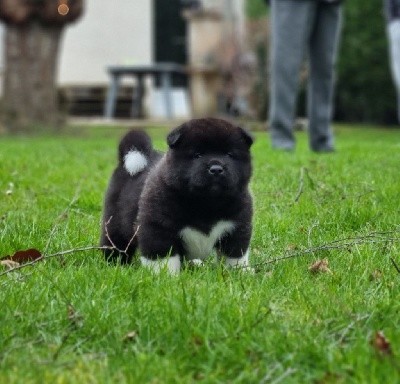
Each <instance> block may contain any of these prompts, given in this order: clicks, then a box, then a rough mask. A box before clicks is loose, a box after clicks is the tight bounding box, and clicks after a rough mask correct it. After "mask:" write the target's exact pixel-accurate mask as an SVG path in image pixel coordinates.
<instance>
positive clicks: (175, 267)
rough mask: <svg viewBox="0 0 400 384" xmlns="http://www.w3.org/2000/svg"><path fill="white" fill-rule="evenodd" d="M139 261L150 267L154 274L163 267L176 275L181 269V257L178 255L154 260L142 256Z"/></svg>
mask: <svg viewBox="0 0 400 384" xmlns="http://www.w3.org/2000/svg"><path fill="white" fill-rule="evenodd" d="M140 261H141V262H142V265H143V266H145V267H146V268H149V269H151V270H152V271H153V272H154V273H156V274H159V273H160V272H161V271H162V270H163V269H166V270H167V271H168V272H169V273H170V274H171V275H177V274H178V273H179V271H180V269H181V258H180V256H179V255H174V256H171V257H164V258H158V259H154V260H152V259H148V258H147V257H144V256H142V257H141V258H140Z"/></svg>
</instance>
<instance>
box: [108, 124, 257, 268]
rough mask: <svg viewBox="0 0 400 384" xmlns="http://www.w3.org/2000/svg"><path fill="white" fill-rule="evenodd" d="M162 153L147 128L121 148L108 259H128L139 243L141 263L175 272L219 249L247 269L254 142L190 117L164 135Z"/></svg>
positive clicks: (233, 129)
mask: <svg viewBox="0 0 400 384" xmlns="http://www.w3.org/2000/svg"><path fill="white" fill-rule="evenodd" d="M167 143H168V146H169V149H168V151H167V153H166V154H164V155H161V154H160V153H159V152H157V151H155V150H154V149H153V148H152V146H151V141H150V139H149V137H148V136H147V135H146V134H145V133H144V132H142V131H131V132H129V133H128V134H127V135H126V136H125V137H124V138H123V139H122V140H121V143H120V146H119V165H118V167H117V168H116V170H115V171H114V174H113V176H112V178H111V181H110V184H109V187H108V191H107V194H106V198H105V204H104V215H103V221H102V236H101V245H102V246H109V247H110V246H115V247H116V248H118V249H119V250H125V249H126V251H127V252H126V254H127V255H128V256H127V255H126V254H125V252H123V253H121V254H118V252H117V251H116V250H106V251H105V256H106V258H107V259H114V258H118V257H119V258H120V259H121V261H122V262H123V263H126V262H129V261H130V260H131V257H132V255H133V254H134V252H135V250H136V248H137V246H139V250H140V253H141V262H142V264H143V265H145V266H147V267H150V268H152V269H153V270H154V271H160V269H161V268H164V267H166V268H168V270H169V271H170V272H171V273H172V274H175V273H178V272H179V270H180V268H181V264H182V262H183V260H185V259H186V260H192V261H193V262H195V263H200V262H201V260H203V259H205V258H206V257H207V256H209V255H210V254H211V253H212V251H213V250H214V249H215V250H216V251H217V255H218V257H219V258H223V260H224V262H225V264H226V265H228V266H243V267H247V266H248V263H249V251H248V248H249V243H250V239H251V232H252V198H251V195H250V193H249V190H248V184H249V180H250V177H251V172H252V166H251V156H250V147H251V145H252V143H253V140H252V137H251V136H250V135H249V134H248V133H247V132H246V131H245V130H243V129H242V128H240V127H237V126H234V125H232V124H230V123H228V122H226V121H224V120H220V119H214V118H207V119H196V120H191V121H189V122H187V123H185V124H183V125H181V126H180V127H178V128H176V129H174V130H173V131H172V132H171V133H170V134H169V135H168V137H167Z"/></svg>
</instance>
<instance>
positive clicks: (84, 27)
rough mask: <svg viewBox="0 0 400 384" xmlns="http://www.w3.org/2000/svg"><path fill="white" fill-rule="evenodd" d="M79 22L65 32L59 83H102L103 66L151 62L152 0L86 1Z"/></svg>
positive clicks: (104, 75) (104, 79)
mask: <svg viewBox="0 0 400 384" xmlns="http://www.w3.org/2000/svg"><path fill="white" fill-rule="evenodd" d="M86 4H87V5H86V12H85V15H84V17H83V18H82V19H80V21H79V22H77V23H76V24H73V25H72V26H69V27H68V28H67V29H66V30H65V35H64V41H63V45H62V50H61V56H60V67H59V82H60V84H62V85H63V84H75V83H79V84H84V83H88V84H90V83H105V82H107V81H108V77H107V73H106V67H107V66H108V65H114V64H149V63H151V62H152V10H151V7H152V1H151V0H111V1H110V0H86Z"/></svg>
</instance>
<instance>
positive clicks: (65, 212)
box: [43, 184, 81, 253]
mask: <svg viewBox="0 0 400 384" xmlns="http://www.w3.org/2000/svg"><path fill="white" fill-rule="evenodd" d="M80 192H81V185H80V184H79V185H78V187H77V188H76V190H75V194H74V196H73V197H72V199H71V201H70V202H69V203H68V205H67V207H66V208H65V209H64V210H63V211H62V212H61V213H60V214H59V215H58V216H57V218H56V219H55V221H54V224H53V227H52V229H51V231H50V234H49V238H48V239H47V242H46V245H45V247H44V251H43V253H47V250H48V249H49V246H50V243H51V240H52V239H53V236H54V233H55V232H56V229H57V227H58V224H59V223H60V221H61V220H62V219H63V218H64V217H65V216H66V215H67V214H68V212H69V211H70V210H71V208H72V206H73V205H74V204H75V203H76V202H77V201H78V199H79V196H80Z"/></svg>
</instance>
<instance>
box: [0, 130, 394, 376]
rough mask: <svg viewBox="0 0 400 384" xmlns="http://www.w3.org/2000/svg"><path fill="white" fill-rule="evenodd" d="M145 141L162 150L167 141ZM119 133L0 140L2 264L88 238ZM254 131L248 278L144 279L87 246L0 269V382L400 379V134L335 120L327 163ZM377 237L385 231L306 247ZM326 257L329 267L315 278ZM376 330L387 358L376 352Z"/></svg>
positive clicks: (187, 274)
mask: <svg viewBox="0 0 400 384" xmlns="http://www.w3.org/2000/svg"><path fill="white" fill-rule="evenodd" d="M149 132H150V133H151V135H152V136H153V138H154V140H155V145H156V146H157V148H160V149H165V147H166V146H165V143H164V142H165V140H164V138H165V134H166V131H165V130H163V129H150V130H149ZM121 133H122V130H121V129H115V130H111V129H103V128H97V129H85V130H83V131H82V133H80V134H79V135H78V132H77V131H76V130H74V131H73V135H72V134H70V135H68V134H64V135H63V136H61V137H51V136H49V137H34V138H15V137H14V138H10V137H8V138H1V139H0V255H6V254H12V253H14V252H15V251H16V250H19V249H27V248H31V247H35V248H38V249H40V250H42V251H45V253H46V254H51V253H54V252H58V251H62V250H67V249H71V248H77V247H81V246H87V245H96V244H97V242H98V237H99V223H100V216H101V206H102V198H103V194H104V190H105V188H106V184H107V182H108V178H109V176H110V174H111V172H112V169H113V167H114V164H115V158H116V144H117V140H118V138H119V137H120V135H121ZM256 136H257V140H256V143H255V145H254V147H253V158H254V177H253V181H252V190H253V194H254V199H255V217H254V234H253V240H252V246H251V248H252V253H251V255H252V256H251V261H252V263H253V264H254V265H255V264H257V265H259V266H258V267H257V270H256V273H255V274H249V273H247V274H246V273H240V272H239V271H226V270H224V269H223V268H221V267H215V266H212V265H208V266H206V267H205V268H203V269H199V270H194V271H193V270H184V271H183V272H182V273H181V274H180V275H179V276H178V277H170V276H167V275H165V274H162V275H160V276H153V275H152V274H151V273H150V272H148V271H147V270H144V269H142V268H140V267H137V265H133V266H131V267H120V266H109V265H107V264H106V263H105V262H104V261H103V259H102V256H101V255H100V254H99V252H98V251H89V252H81V253H73V254H70V255H66V256H63V257H56V258H53V259H50V260H47V261H45V262H41V263H38V264H36V265H35V266H33V267H26V268H24V269H21V270H19V271H18V272H12V273H8V274H6V275H4V274H3V275H2V276H0V383H11V384H12V383H24V384H26V383H43V382H44V383H110V382H118V383H147V382H150V383H188V382H203V383H227V382H232V383H261V382H263V383H278V382H281V383H313V382H314V383H341V382H343V383H352V382H354V383H367V382H368V383H385V382H386V383H395V382H400V363H399V357H400V331H399V330H400V318H399V313H400V295H399V293H400V275H399V273H398V272H397V271H396V269H395V268H394V267H393V265H392V264H391V261H390V258H393V259H394V260H395V261H397V263H398V264H400V252H399V251H400V245H399V242H400V240H390V238H396V237H397V239H399V237H400V236H399V231H400V226H399V224H400V212H399V210H400V209H399V206H400V205H399V201H400V183H399V172H400V132H399V131H398V130H385V129H382V128H374V127H357V128H353V129H351V128H350V127H344V126H341V127H338V128H337V129H336V137H337V149H338V151H337V152H336V153H333V154H324V155H317V154H313V153H311V152H310V151H309V150H308V147H307V136H306V134H305V133H299V134H298V148H297V150H296V152H294V153H281V152H274V151H272V150H271V149H270V144H269V141H268V139H267V137H266V135H265V134H264V133H257V134H256ZM9 183H13V185H14V187H13V190H12V193H11V194H10V195H6V193H5V192H6V191H7V190H8V189H9ZM301 184H302V187H301ZM296 198H298V201H297V202H296V201H295V200H296ZM378 231H379V232H387V231H394V233H391V234H383V235H381V238H383V239H387V240H386V241H376V242H374V243H371V242H369V243H368V242H366V241H362V242H361V243H359V244H353V245H352V246H343V247H339V248H338V249H331V250H319V251H318V250H315V251H314V252H308V253H306V251H307V250H309V249H310V248H311V249H314V248H315V247H317V246H319V245H323V244H328V243H330V242H332V241H335V240H339V239H345V238H349V237H351V238H352V237H357V236H358V237H364V238H365V236H367V235H368V234H371V233H374V232H378ZM365 240H367V239H366V238H365ZM296 252H300V253H299V256H298V257H293V258H289V259H287V260H283V261H279V262H276V263H270V264H265V262H266V261H268V260H271V259H274V258H277V257H282V256H285V255H292V254H295V253H296ZM323 258H327V259H328V261H329V268H330V269H331V271H332V273H319V274H311V273H310V272H309V270H308V267H309V266H310V265H311V264H312V263H313V262H315V261H316V260H318V259H323ZM4 271H5V269H4V268H3V269H1V267H0V273H2V272H4ZM371 276H374V277H371ZM377 331H383V332H384V334H385V336H386V338H387V340H388V341H389V342H390V345H391V349H392V351H393V353H392V355H385V354H382V353H380V352H379V351H378V350H377V349H376V348H374V347H373V346H372V345H371V340H373V338H374V335H375V333H376V332H377ZM130 332H134V334H133V335H131V337H130V338H129V337H128V338H127V337H126V336H127V335H128V333H130Z"/></svg>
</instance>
